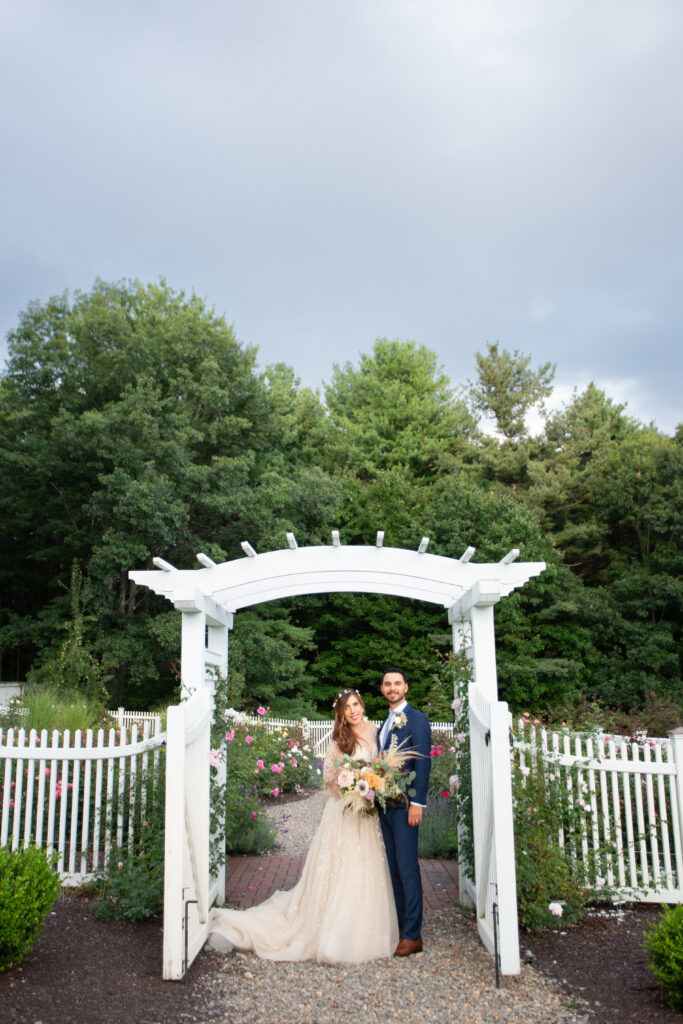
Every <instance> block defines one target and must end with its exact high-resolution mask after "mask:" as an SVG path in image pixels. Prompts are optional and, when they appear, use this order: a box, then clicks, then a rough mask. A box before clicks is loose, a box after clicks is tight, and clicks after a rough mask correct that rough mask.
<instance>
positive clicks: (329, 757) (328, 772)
mask: <svg viewBox="0 0 683 1024" xmlns="http://www.w3.org/2000/svg"><path fill="white" fill-rule="evenodd" d="M343 756H344V755H343V754H342V752H341V750H340V749H339V747H338V746H337V744H336V743H335V741H334V740H330V745H329V747H328V748H327V750H326V752H325V759H324V761H323V788H324V789H325V790H327V792H328V793H335V794H336V795H337V796H339V787H338V786H337V776H338V775H339V768H338V767H337V765H336V764H335V763H334V762H335V760H340V759H341V758H342V757H343Z"/></svg>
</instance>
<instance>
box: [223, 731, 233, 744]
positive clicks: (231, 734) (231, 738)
mask: <svg viewBox="0 0 683 1024" xmlns="http://www.w3.org/2000/svg"><path fill="white" fill-rule="evenodd" d="M225 738H226V740H227V741H228V743H231V742H232V740H234V738H235V730H234V729H230V730H229V731H228V732H226V734H225Z"/></svg>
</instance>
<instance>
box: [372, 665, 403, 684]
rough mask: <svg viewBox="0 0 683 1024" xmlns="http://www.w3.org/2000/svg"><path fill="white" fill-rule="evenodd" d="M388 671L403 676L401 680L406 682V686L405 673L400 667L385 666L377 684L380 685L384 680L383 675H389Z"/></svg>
mask: <svg viewBox="0 0 683 1024" xmlns="http://www.w3.org/2000/svg"><path fill="white" fill-rule="evenodd" d="M390 672H396V673H397V674H398V675H399V676H403V682H404V683H405V684H406V686H407V685H408V680H407V679H406V674H405V672H404V671H403V669H402V668H385V669H384V672H382V675H381V678H380V681H379V685H380V686H381V685H382V683H383V682H384V677H385V676H386V675H389V673H390Z"/></svg>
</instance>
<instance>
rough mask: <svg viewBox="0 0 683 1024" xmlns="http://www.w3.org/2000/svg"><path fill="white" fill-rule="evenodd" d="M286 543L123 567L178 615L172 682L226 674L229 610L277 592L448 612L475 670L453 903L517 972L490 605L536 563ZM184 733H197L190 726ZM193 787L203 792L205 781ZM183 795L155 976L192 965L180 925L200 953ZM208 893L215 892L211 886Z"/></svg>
mask: <svg viewBox="0 0 683 1024" xmlns="http://www.w3.org/2000/svg"><path fill="white" fill-rule="evenodd" d="M287 544H288V546H287V547H286V548H283V549H281V550H278V551H270V552H267V553H264V554H257V553H256V551H254V549H253V548H252V546H251V545H250V544H249V543H248V541H243V542H242V548H243V550H244V552H245V555H246V556H247V557H245V558H239V559H235V560H233V561H229V562H223V563H221V564H216V563H215V562H214V561H213V560H212V559H210V558H209V557H208V556H207V555H205V554H203V553H200V554H198V555H197V559H198V561H199V562H200V563H201V565H202V568H200V569H176V568H175V567H174V566H172V565H170V564H169V563H168V562H166V561H164V560H163V559H162V558H155V559H154V564H155V565H156V566H157V569H156V570H134V571H131V572H130V573H129V576H130V578H131V579H132V580H133V581H134V582H135V583H136V584H137V585H139V586H145V587H149V588H150V589H151V590H153V591H154V592H155V593H156V594H160V595H162V596H163V597H165V598H167V599H168V600H169V601H171V602H172V604H173V605H174V606H175V607H176V608H177V609H178V610H179V611H181V612H182V616H183V619H182V652H181V678H182V684H183V687H184V690H185V692H186V694H187V695H191V694H193V693H195V691H205V690H206V689H207V688H210V687H211V685H212V684H211V674H212V670H214V669H217V670H219V671H220V672H221V673H227V671H228V632H229V630H230V628H231V627H232V624H233V616H234V614H235V613H236V612H238V611H240V609H242V608H248V607H250V606H252V605H256V604H262V603H264V602H266V601H275V600H278V599H279V598H283V597H293V596H301V595H306V594H328V593H352V592H353V593H370V594H386V595H392V596H397V597H408V598H413V599H414V600H418V601H426V602H428V603H430V604H436V605H440V606H441V607H443V608H445V609H446V610H447V612H448V619H449V622H450V624H451V627H452V631H453V645H454V649H455V650H462V648H463V647H465V649H466V650H467V651H468V654H469V656H470V658H471V660H472V663H473V670H474V671H473V676H474V683H473V684H472V686H471V687H470V729H471V735H472V754H473V756H472V785H473V798H474V800H473V803H474V832H475V834H474V849H475V883H474V884H472V883H468V882H467V881H466V880H464V879H463V880H462V885H461V897H463V898H469V899H470V900H471V902H473V903H474V905H475V907H476V914H477V925H478V929H479V934H480V936H481V938H482V940H483V942H484V943H485V945H486V946H487V948H488V949H489V950H490V951H491V952H493V948H494V929H495V919H496V915H497V920H498V923H499V926H498V951H499V957H500V969H501V971H502V973H503V974H516V973H518V972H519V939H518V932H517V899H516V888H515V887H516V883H515V866H514V856H512V853H511V851H512V850H513V849H514V845H513V844H514V840H513V830H512V795H511V784H510V759H509V747H508V728H507V723H508V712H507V705H506V704H502V703H501V702H499V701H498V685H497V674H496V649H495V632H494V620H493V609H494V606H495V604H496V603H497V602H498V601H499V600H500V599H501V598H503V597H506V596H507V595H508V594H510V593H512V591H513V590H515V589H516V588H518V587H521V586H523V585H524V584H525V583H527V582H528V580H529V579H531V578H532V577H533V576H538V575H539V574H540V573H541V572H543V570H544V569H545V563H544V562H517V561H516V559H517V557H518V556H519V550H518V549H517V548H513V549H512V551H510V552H509V553H508V554H507V555H505V557H504V558H502V559H501V560H500V561H499V562H487V563H481V562H472V561H471V559H472V556H473V555H474V553H475V549H474V548H473V547H468V548H467V549H466V551H465V552H464V553H463V554H462V555H461V556H460V558H457V559H456V558H447V557H444V556H441V555H430V554H428V553H427V547H428V545H429V539H428V538H427V537H423V538H422V540H421V542H420V545H419V547H418V549H417V551H407V550H404V549H401V548H389V547H384V533H383V532H378V533H377V535H376V539H375V543H374V545H368V546H360V545H359V546H351V545H342V543H341V540H340V536H339V531H338V530H333V531H332V543H331V544H330V545H324V546H323V545H321V546H315V547H307V548H299V547H298V546H297V542H296V539H295V537H294V535H293V534H291V533H288V534H287ZM397 660H400V652H397ZM193 713H194V712H193ZM178 714H180V712H178ZM193 728H194V729H195V730H196V726H193ZM177 742H178V752H177V754H174V753H173V752H172V750H171V739H170V728H169V750H168V757H169V758H171V757H172V756H174V757H175V756H178V757H184V756H185V754H184V753H181V747H182V750H183V751H184V750H185V749H186V748H185V746H184V745H183V742H182V741H181V740H178V741H177ZM189 742H190V741H189V740H188V744H189ZM188 749H189V747H188ZM206 779H207V780H208V767H207V771H206ZM201 785H202V787H203V785H204V782H202V783H201ZM207 785H208V781H207ZM194 788H195V787H194V784H193V783H192V782H191V781H190V782H187V781H186V783H185V791H186V799H185V803H186V806H185V808H184V809H183V808H182V807H181V806H180V804H179V803H178V801H179V797H180V794H178V793H176V794H175V796H174V797H172V798H171V799H169V800H167V814H168V813H169V812H170V813H172V814H173V815H174V817H177V819H178V829H179V830H180V831H182V830H183V829H185V831H186V832H187V831H188V830H189V832H190V834H189V836H188V835H185V839H184V840H182V841H181V839H178V838H177V839H176V841H175V845H174V840H173V835H174V829H173V828H172V827H169V825H170V822H169V820H168V818H167V823H166V828H167V844H168V843H169V842H170V843H171V846H170V848H169V846H168V845H167V861H168V860H169V859H173V858H175V862H176V870H175V873H174V872H173V871H171V872H170V875H169V865H168V864H167V866H166V881H167V885H166V896H165V909H164V977H166V978H179V977H182V976H183V974H184V971H185V969H186V967H187V966H188V965H189V962H191V955H190V954H188V955H186V956H185V957H184V958H183V957H182V955H181V949H182V946H181V942H180V939H179V935H180V934H181V931H182V930H183V929H184V930H185V931H184V943H185V949H186V950H187V949H191V951H192V952H195V951H198V950H199V949H200V948H201V945H202V943H203V941H204V938H205V935H206V931H207V921H206V902H207V900H206V897H205V895H204V894H205V893H206V892H207V891H208V888H209V887H208V881H207V879H206V878H204V877H203V875H204V874H206V872H207V870H208V869H206V868H202V869H201V872H200V873H201V874H202V877H197V870H198V869H197V864H198V862H199V861H201V863H202V864H203V863H204V861H205V857H204V855H202V856H201V857H197V856H196V855H194V853H193V851H195V850H196V849H199V848H201V849H203V845H202V844H203V842H204V837H202V836H194V837H193V835H192V830H193V829H196V828H197V825H196V822H195V824H194V825H193V824H192V815H191V814H190V813H189V812H188V807H187V805H188V804H193V799H194V798H193V796H192V794H193V790H194ZM195 792H196V790H195ZM174 801H175V803H174ZM181 803H182V801H181ZM174 808H175V810H174ZM206 818H207V820H206V827H205V828H204V832H205V835H207V836H208V810H207V813H206ZM182 850H184V854H183V853H182ZM181 855H182V856H184V859H185V863H186V865H187V869H186V871H185V873H184V875H183V872H182V870H181V869H180V868H178V862H179V860H180V858H181ZM193 873H194V876H193ZM188 894H189V895H188ZM218 895H219V897H220V889H219V891H218ZM195 900H197V901H198V902H197V903H196V904H195V903H194V901H195ZM188 902H192V903H193V906H195V907H196V909H195V910H193V911H192V916H191V917H190V918H188V917H187V913H186V912H187V907H186V904H187V903H188ZM183 922H184V923H183ZM188 922H190V923H189V924H188ZM188 928H191V929H192V931H193V934H192V937H191V940H188V934H187V929H188ZM167 935H168V942H167ZM167 954H168V955H167Z"/></svg>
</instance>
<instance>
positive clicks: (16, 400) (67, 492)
mask: <svg viewBox="0 0 683 1024" xmlns="http://www.w3.org/2000/svg"><path fill="white" fill-rule="evenodd" d="M281 376H282V375H281ZM276 406H277V402H275V401H274V400H271V395H270V393H269V390H268V387H267V382H266V381H265V380H264V379H263V378H262V377H261V376H259V375H258V374H257V373H256V372H255V351H254V350H253V349H251V348H249V347H246V346H243V345H242V344H241V343H240V342H239V341H238V340H237V338H236V337H235V335H234V333H233V331H232V329H231V328H230V327H229V326H228V325H227V324H226V323H225V321H224V320H223V319H222V318H220V317H217V316H216V315H215V314H214V313H213V312H212V311H211V310H210V309H207V308H206V306H205V304H204V303H203V302H202V301H201V300H200V299H198V298H197V297H196V296H194V295H192V296H189V297H188V296H186V295H184V294H183V293H177V292H174V291H172V290H171V289H170V288H168V287H167V286H166V284H165V283H163V282H162V283H161V284H159V285H150V286H143V285H141V284H140V283H139V282H126V281H124V282H119V283H117V284H108V283H105V282H102V281H98V282H97V283H96V284H95V286H94V288H93V289H92V291H91V292H90V293H88V294H77V295H75V296H74V298H73V300H71V299H70V298H69V297H68V296H67V295H63V296H60V297H57V298H54V299H52V300H50V301H49V302H48V303H46V304H44V305H41V304H38V303H32V304H31V305H30V306H29V307H28V309H27V310H26V311H25V312H24V313H22V314H21V315H20V318H19V324H18V326H17V328H16V329H15V330H14V331H12V332H11V334H10V338H9V360H8V364H7V369H6V371H5V373H4V375H3V378H2V380H1V381H0V470H1V471H2V474H3V477H4V479H5V480H6V481H7V486H6V487H4V488H3V491H2V495H0V523H1V526H0V552H1V556H2V557H1V561H0V564H1V569H0V573H1V574H2V584H3V587H2V591H3V595H4V601H3V609H2V620H1V622H2V625H1V627H0V647H2V649H3V650H4V651H5V666H7V665H9V666H11V668H10V672H11V674H12V675H15V676H16V677H17V678H22V677H23V675H24V673H25V672H26V670H27V669H28V667H29V666H30V665H31V664H32V663H34V662H35V663H36V665H38V664H39V663H40V662H41V661H43V660H46V659H49V657H50V656H51V655H50V651H51V649H53V648H54V647H55V645H56V644H57V645H58V643H59V639H60V637H61V636H62V631H61V624H62V623H63V622H64V621H66V620H68V617H69V601H68V584H69V578H70V573H71V566H72V563H73V561H74V559H76V560H77V561H78V563H79V564H80V566H81V567H82V569H83V572H84V575H85V577H86V579H87V587H86V588H85V590H87V593H88V594H89V601H88V607H87V609H84V612H86V611H87V615H84V620H83V621H84V623H85V625H84V637H83V642H84V644H86V645H88V647H89V649H90V650H91V651H92V653H93V654H94V656H96V657H97V659H98V661H99V663H100V665H101V667H102V670H103V673H104V677H105V680H106V682H107V685H108V687H109V689H110V691H111V694H112V699H115V700H117V701H121V702H123V701H125V702H126V703H128V704H129V705H131V706H144V705H145V704H147V703H149V702H150V701H151V700H153V699H154V698H155V697H158V696H161V695H166V694H168V693H169V692H170V688H172V686H173V685H175V683H177V679H174V678H173V671H174V665H175V666H177V663H178V655H179V616H178V615H177V613H171V612H170V609H169V608H168V605H167V604H165V602H163V601H160V600H159V599H157V598H156V597H154V596H153V595H152V594H151V593H150V592H149V591H147V590H146V589H144V588H142V589H141V588H138V587H136V586H135V585H134V584H133V583H132V582H131V581H130V580H129V579H128V570H129V569H131V568H134V567H137V568H144V567H151V558H152V556H153V555H156V554H163V555H164V557H166V558H167V559H169V560H170V561H172V562H173V563H174V564H177V565H178V566H188V567H189V566H194V565H196V561H195V553H196V552H197V551H200V550H204V551H206V552H207V553H208V554H210V555H211V556H212V557H214V558H215V559H217V560H219V559H223V558H225V557H227V556H230V557H235V556H239V555H240V554H241V550H240V548H239V542H240V540H242V539H244V538H245V536H247V537H249V539H251V540H252V542H253V543H257V544H258V543H260V541H261V539H263V538H265V539H266V540H270V538H271V537H272V536H274V535H275V533H276V532H277V531H276V525H277V524H280V527H281V530H282V537H284V529H285V528H290V526H291V524H292V521H293V520H295V519H297V520H298V519H299V518H300V516H301V515H302V514H304V513H305V514H307V515H308V517H309V519H311V520H312V519H313V518H314V517H315V518H316V519H318V520H319V518H320V517H319V515H316V513H320V514H322V515H324V510H325V508H326V505H327V503H329V502H333V501H334V489H333V488H332V487H331V486H330V485H329V484H328V480H327V478H326V476H325V475H324V474H323V473H322V471H320V470H319V469H317V467H315V466H306V465H298V467H297V469H296V471H295V472H290V470H291V463H292V459H293V458H294V456H293V455H292V452H291V451H290V450H289V448H288V445H287V443H286V441H287V438H286V437H284V439H283V435H282V433H281V432H279V431H278V429H277V421H279V419H280V417H279V415H278V414H277V412H276ZM312 415H313V414H312ZM290 447H291V446H290ZM309 461H312V460H309ZM253 527H255V530H254V529H253ZM84 592H85V591H84ZM5 671H7V669H6V668H5Z"/></svg>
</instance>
